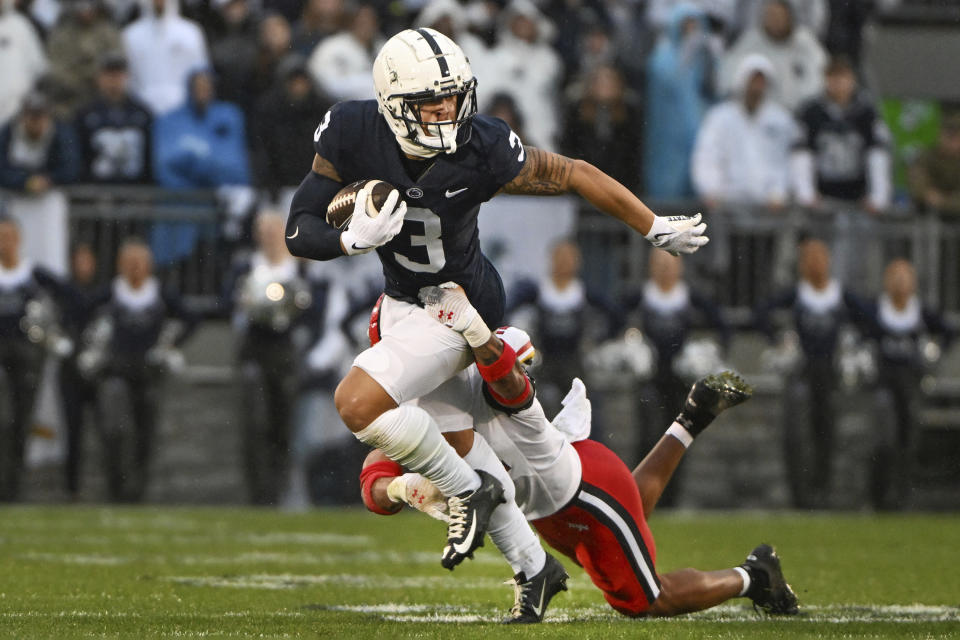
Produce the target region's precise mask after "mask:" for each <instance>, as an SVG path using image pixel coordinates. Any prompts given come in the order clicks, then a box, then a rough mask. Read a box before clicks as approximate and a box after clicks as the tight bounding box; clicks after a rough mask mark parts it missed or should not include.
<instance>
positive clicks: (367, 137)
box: [313, 100, 525, 326]
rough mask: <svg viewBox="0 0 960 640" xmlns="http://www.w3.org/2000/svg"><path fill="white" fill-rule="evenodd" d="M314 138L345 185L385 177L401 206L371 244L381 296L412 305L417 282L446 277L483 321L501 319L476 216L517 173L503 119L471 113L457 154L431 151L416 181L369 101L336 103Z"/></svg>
mask: <svg viewBox="0 0 960 640" xmlns="http://www.w3.org/2000/svg"><path fill="white" fill-rule="evenodd" d="M461 134H462V132H461ZM313 137H314V148H315V150H316V152H317V154H319V155H320V156H321V157H322V158H324V159H325V160H327V161H329V162H330V163H331V164H333V166H334V168H336V170H337V173H338V174H339V175H340V177H341V179H342V180H343V182H344V184H347V183H350V182H354V181H356V180H364V179H378V180H383V181H385V182H389V183H390V184H392V185H393V186H394V187H396V188H397V189H399V190H400V194H401V197H402V198H403V199H404V200H405V201H406V203H407V214H406V217H405V218H404V223H403V229H402V230H401V231H400V233H399V234H398V235H397V236H396V237H395V238H394V239H393V240H391V241H390V242H388V243H387V244H385V245H384V246H382V247H380V248H378V249H377V253H379V254H380V261H381V262H382V263H383V275H384V277H385V279H386V286H385V291H386V293H387V295H389V296H392V297H395V298H398V299H401V300H406V301H410V302H414V303H416V302H417V292H418V291H419V290H420V288H421V287H424V286H427V285H436V284H440V283H443V282H447V281H448V280H452V281H454V282H456V283H458V284H460V285H461V286H463V288H464V289H465V290H466V292H467V296H468V297H469V298H470V301H471V303H472V304H473V305H474V306H475V307H476V308H477V310H478V311H479V312H480V315H481V316H482V317H483V319H484V320H485V321H486V322H487V324H488V325H490V326H497V325H498V324H500V321H501V319H502V316H503V308H504V293H503V283H502V282H501V281H500V276H499V274H498V273H497V272H496V270H495V269H494V268H493V265H492V264H490V262H489V261H488V260H487V258H486V257H485V256H484V255H483V253H482V252H481V251H480V240H479V234H478V230H477V214H478V213H479V211H480V205H481V204H482V203H484V202H486V201H487V200H489V199H490V198H492V197H493V196H494V195H495V194H496V193H497V192H498V191H499V190H500V189H501V188H502V187H503V186H504V185H505V184H507V183H508V182H510V181H511V180H513V178H514V177H516V175H517V174H518V173H520V169H521V168H522V167H523V164H524V161H525V155H524V150H523V145H522V144H521V143H520V138H519V136H517V135H516V134H515V133H514V132H513V131H511V130H510V128H509V127H508V126H507V125H506V124H505V123H504V122H503V121H502V120H498V119H496V118H489V117H486V116H476V117H474V118H473V120H472V124H471V131H470V139H469V141H468V142H467V143H465V144H463V145H461V146H460V147H459V148H458V149H457V152H456V153H453V154H444V153H441V154H439V155H437V156H436V158H434V160H433V163H432V165H430V166H429V168H427V169H426V171H424V172H423V173H422V174H421V175H420V176H419V178H418V179H416V180H415V179H413V178H412V177H410V175H408V173H407V170H406V169H405V168H404V163H403V156H402V152H401V150H400V146H399V145H398V144H397V142H396V138H395V137H394V135H393V132H392V131H390V128H389V127H388V126H387V123H386V122H385V121H384V119H383V116H381V115H380V113H379V112H378V111H377V103H376V101H375V100H366V101H356V102H341V103H339V104H337V105H334V106H333V108H331V109H330V111H328V112H327V113H326V115H324V117H323V120H322V121H321V123H320V126H318V127H317V130H316V132H315V133H314V136H313Z"/></svg>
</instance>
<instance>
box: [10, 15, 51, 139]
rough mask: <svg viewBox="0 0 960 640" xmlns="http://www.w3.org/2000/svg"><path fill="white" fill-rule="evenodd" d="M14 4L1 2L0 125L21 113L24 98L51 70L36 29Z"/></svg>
mask: <svg viewBox="0 0 960 640" xmlns="http://www.w3.org/2000/svg"><path fill="white" fill-rule="evenodd" d="M13 5H14V1H13V0H2V1H0V126H3V125H4V124H6V123H7V122H8V121H9V120H10V119H11V118H13V116H14V115H16V114H17V112H18V111H20V103H21V102H22V101H23V97H24V96H25V95H26V94H27V93H28V92H29V91H30V89H32V88H33V85H34V83H36V81H37V79H38V78H39V77H40V76H41V75H43V73H44V72H45V71H46V70H47V56H46V54H45V53H44V52H43V44H42V43H41V42H40V37H39V36H38V35H37V31H36V29H34V28H33V25H32V24H30V21H29V20H27V19H26V18H25V17H23V16H22V15H20V14H19V13H17V11H16V10H15V9H14V7H13Z"/></svg>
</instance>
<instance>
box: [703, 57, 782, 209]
mask: <svg viewBox="0 0 960 640" xmlns="http://www.w3.org/2000/svg"><path fill="white" fill-rule="evenodd" d="M773 74H774V71H773V67H772V66H771V65H770V62H769V61H768V60H767V59H766V58H764V57H763V56H761V55H750V56H747V57H745V58H744V59H743V60H741V61H740V67H739V68H738V69H737V77H736V82H735V86H736V89H737V92H736V95H735V96H734V97H732V98H730V99H728V100H726V101H725V102H722V103H720V104H718V105H716V106H714V107H712V108H711V109H710V110H709V111H708V112H707V115H706V117H705V118H704V121H703V125H702V126H701V127H700V131H699V133H698V134H697V140H696V143H695V145H694V150H693V160H692V176H693V185H694V188H695V189H696V191H697V194H698V195H699V196H700V197H701V198H703V199H704V200H705V201H706V202H707V204H708V206H710V207H711V208H713V207H715V206H716V205H717V204H719V203H722V202H745V203H752V204H765V205H768V206H772V207H782V206H783V205H784V204H785V203H786V200H787V193H788V186H789V169H788V167H789V158H790V145H791V144H792V142H793V140H794V139H795V137H796V125H795V124H794V121H793V118H792V117H791V115H790V112H789V111H787V110H786V109H784V108H783V107H782V106H781V105H780V104H778V103H777V102H776V101H775V100H773V99H770V98H768V97H767V96H768V93H769V87H770V85H771V84H772V83H774V82H775V81H774V75H773Z"/></svg>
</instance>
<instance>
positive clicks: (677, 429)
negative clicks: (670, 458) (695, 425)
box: [667, 422, 693, 449]
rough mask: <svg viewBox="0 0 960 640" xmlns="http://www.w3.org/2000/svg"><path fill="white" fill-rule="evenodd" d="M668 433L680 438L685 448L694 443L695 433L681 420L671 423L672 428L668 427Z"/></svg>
mask: <svg viewBox="0 0 960 640" xmlns="http://www.w3.org/2000/svg"><path fill="white" fill-rule="evenodd" d="M667 435H668V436H673V437H674V438H676V439H677V440H679V441H680V444H682V445H683V448H684V449H689V448H690V445H691V444H693V435H691V434H690V432H689V431H687V429H686V427H684V426H683V425H682V424H680V423H679V422H674V423H673V424H671V425H670V428H668V429H667Z"/></svg>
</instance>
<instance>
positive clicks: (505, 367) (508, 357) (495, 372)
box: [477, 342, 517, 382]
mask: <svg viewBox="0 0 960 640" xmlns="http://www.w3.org/2000/svg"><path fill="white" fill-rule="evenodd" d="M501 344H503V352H502V353H501V354H500V357H499V358H497V359H496V361H495V362H492V363H491V364H480V363H479V362H478V363H477V370H478V371H480V377H481V378H483V379H484V380H486V381H487V382H496V381H497V380H501V379H503V378H506V377H507V375H509V373H510V372H511V371H513V365H514V364H516V362H517V352H516V351H514V350H513V347H511V346H510V345H509V344H507V343H506V342H501Z"/></svg>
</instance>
